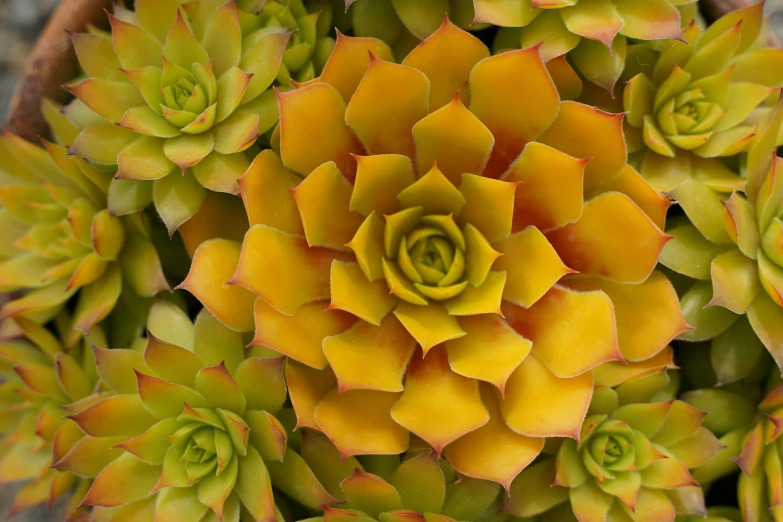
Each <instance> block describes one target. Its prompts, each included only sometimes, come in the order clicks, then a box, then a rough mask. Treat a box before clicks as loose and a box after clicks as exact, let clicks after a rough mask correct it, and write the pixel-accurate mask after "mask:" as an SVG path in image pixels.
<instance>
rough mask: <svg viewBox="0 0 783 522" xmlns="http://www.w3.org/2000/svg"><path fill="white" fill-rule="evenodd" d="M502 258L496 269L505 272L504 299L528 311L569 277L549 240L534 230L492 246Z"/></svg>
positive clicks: (497, 262) (566, 269)
mask: <svg viewBox="0 0 783 522" xmlns="http://www.w3.org/2000/svg"><path fill="white" fill-rule="evenodd" d="M492 247H493V248H494V249H495V250H497V251H498V252H500V253H501V254H503V255H502V256H500V257H499V258H498V259H497V260H496V261H495V264H494V265H493V267H494V268H495V269H497V270H505V272H506V285H505V287H504V289H503V299H505V300H507V301H509V302H511V303H514V304H516V305H519V306H522V307H525V308H528V307H530V306H532V305H533V304H534V303H535V302H536V301H538V300H539V299H541V297H542V296H543V295H544V294H546V293H547V292H548V291H549V289H550V288H552V286H553V285H554V284H555V283H557V281H558V280H560V278H561V277H563V276H564V275H566V274H569V273H571V272H572V270H571V269H570V268H568V267H567V266H565V264H563V262H562V261H561V260H560V257H559V256H558V255H557V252H556V251H555V249H554V248H553V247H552V245H551V244H549V241H548V240H547V239H546V237H545V236H544V235H543V234H542V233H541V232H540V231H539V230H538V229H537V228H536V227H534V226H530V227H527V228H525V229H524V230H522V231H520V232H517V233H516V234H513V235H511V236H509V237H507V238H505V239H501V240H499V241H496V242H494V243H493V244H492Z"/></svg>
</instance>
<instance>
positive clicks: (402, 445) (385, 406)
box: [299, 389, 409, 459]
mask: <svg viewBox="0 0 783 522" xmlns="http://www.w3.org/2000/svg"><path fill="white" fill-rule="evenodd" d="M399 397H400V394H399V393H389V392H381V391H374V390H353V391H347V392H345V393H342V394H340V393H339V392H338V390H337V389H332V390H331V391H330V392H329V393H327V394H326V395H325V396H324V397H323V398H322V399H321V400H320V401H319V402H318V405H317V406H316V408H315V415H314V417H315V421H316V422H317V427H318V429H320V430H321V431H323V432H324V433H325V434H326V436H327V437H329V439H330V440H331V441H332V442H333V443H334V445H335V446H337V448H338V450H339V451H340V455H341V458H343V459H344V458H346V457H350V456H353V455H394V454H397V453H402V452H403V451H405V450H406V449H407V448H408V436H409V434H408V432H407V430H406V429H405V428H404V427H402V426H400V425H399V424H397V423H396V422H395V420H394V419H393V418H392V415H391V414H390V411H391V410H392V406H393V405H394V404H395V402H396V401H397V400H398V399H399ZM299 424H301V419H300V420H299Z"/></svg>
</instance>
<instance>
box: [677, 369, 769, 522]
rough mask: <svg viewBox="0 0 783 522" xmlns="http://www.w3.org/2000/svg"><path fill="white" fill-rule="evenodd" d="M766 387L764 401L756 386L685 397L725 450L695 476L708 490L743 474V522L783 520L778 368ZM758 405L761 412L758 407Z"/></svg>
mask: <svg viewBox="0 0 783 522" xmlns="http://www.w3.org/2000/svg"><path fill="white" fill-rule="evenodd" d="M759 384H762V385H763V386H762V389H766V390H768V392H767V393H766V396H764V397H762V398H759V396H760V395H761V393H757V392H758V388H759V387H758V386H756V384H755V383H753V382H752V381H748V380H746V381H745V382H743V383H736V384H732V385H728V386H726V387H721V388H702V389H696V390H692V391H688V392H686V393H685V394H683V396H682V398H683V400H685V401H687V402H689V403H691V404H693V405H695V406H696V407H697V408H700V409H701V408H703V409H705V410H706V411H708V412H709V415H708V416H707V417H706V418H705V422H704V425H705V427H707V428H708V429H710V430H711V431H712V432H714V433H715V434H716V435H718V436H719V437H720V443H721V445H722V449H721V450H720V452H718V453H717V454H716V455H715V456H713V457H712V458H711V459H710V460H709V461H707V462H705V463H704V464H703V465H702V466H700V467H699V468H697V469H695V470H694V472H693V476H694V477H695V478H696V479H697V480H698V481H699V482H701V483H703V484H704V485H705V486H707V487H709V485H710V484H711V483H712V482H714V481H715V480H717V479H719V478H721V477H724V476H726V475H729V474H732V473H735V472H736V471H737V469H738V466H739V468H740V469H741V473H740V476H739V483H738V496H739V506H740V512H741V518H740V517H737V518H736V520H742V521H744V522H752V521H759V522H779V521H781V520H783V498H781V494H780V491H781V487H782V484H781V481H783V471H782V470H783V468H782V467H781V466H782V464H781V462H782V460H781V459H783V446H782V445H781V442H780V441H781V440H783V439H781V438H780V434H781V433H782V432H781V426H783V384H781V383H780V372H779V371H778V370H777V368H774V369H773V370H771V371H770V372H769V378H767V379H766V382H762V383H759ZM756 405H758V407H757V406H756Z"/></svg>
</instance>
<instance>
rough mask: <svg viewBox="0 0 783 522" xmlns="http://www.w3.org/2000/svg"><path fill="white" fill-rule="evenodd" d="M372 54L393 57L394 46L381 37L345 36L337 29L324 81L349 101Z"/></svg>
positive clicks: (386, 57)
mask: <svg viewBox="0 0 783 522" xmlns="http://www.w3.org/2000/svg"><path fill="white" fill-rule="evenodd" d="M370 54H372V55H374V56H375V57H377V58H379V59H381V60H385V61H389V62H391V61H394V57H393V56H392V52H391V49H389V46H388V45H386V44H385V43H384V42H382V41H381V40H377V39H375V38H356V37H351V36H345V35H344V34H342V33H340V32H339V31H337V42H336V43H335V46H334V49H333V50H332V54H331V55H330V56H329V59H328V60H327V62H326V65H324V70H323V72H322V73H321V81H322V82H325V83H328V84H331V85H332V86H333V87H334V88H335V89H336V90H337V92H339V93H340V95H341V96H342V97H343V99H344V100H345V102H346V103H348V101H349V100H350V99H351V97H352V96H353V95H354V93H355V91H356V88H357V87H358V85H359V84H360V83H361V81H362V78H363V77H364V75H365V73H366V71H367V67H368V66H369V64H370Z"/></svg>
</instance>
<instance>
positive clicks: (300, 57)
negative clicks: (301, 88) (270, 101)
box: [237, 0, 334, 88]
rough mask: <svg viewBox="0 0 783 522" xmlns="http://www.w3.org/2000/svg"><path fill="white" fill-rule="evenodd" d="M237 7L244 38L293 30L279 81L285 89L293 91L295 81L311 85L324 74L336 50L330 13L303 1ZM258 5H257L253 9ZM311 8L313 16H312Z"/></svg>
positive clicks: (276, 0) (273, 2)
mask: <svg viewBox="0 0 783 522" xmlns="http://www.w3.org/2000/svg"><path fill="white" fill-rule="evenodd" d="M246 4H247V5H244V6H243V5H242V3H239V4H237V5H238V7H239V8H240V9H239V11H238V12H237V13H238V17H239V24H240V26H241V28H242V33H243V34H252V33H253V32H255V31H258V30H261V29H264V28H267V29H266V31H269V30H270V29H269V28H273V27H282V28H287V29H291V30H293V31H294V33H293V34H292V35H291V39H290V40H289V41H288V48H287V49H286V50H285V53H283V63H282V64H281V67H280V72H279V73H278V76H277V81H278V83H279V84H280V86H281V87H283V88H290V87H291V80H294V81H297V82H307V81H310V80H312V79H313V78H315V77H316V76H317V75H319V74H321V70H323V66H324V64H325V63H326V59H327V58H328V57H329V53H330V52H331V50H332V48H333V47H334V39H333V38H332V37H331V36H329V33H330V32H331V30H332V17H331V14H332V12H331V10H330V9H319V8H321V7H322V6H321V5H320V4H319V3H318V2H307V5H305V2H303V0H285V1H283V0H270V1H268V2H246ZM252 4H256V5H252ZM308 8H309V10H310V12H308Z"/></svg>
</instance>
